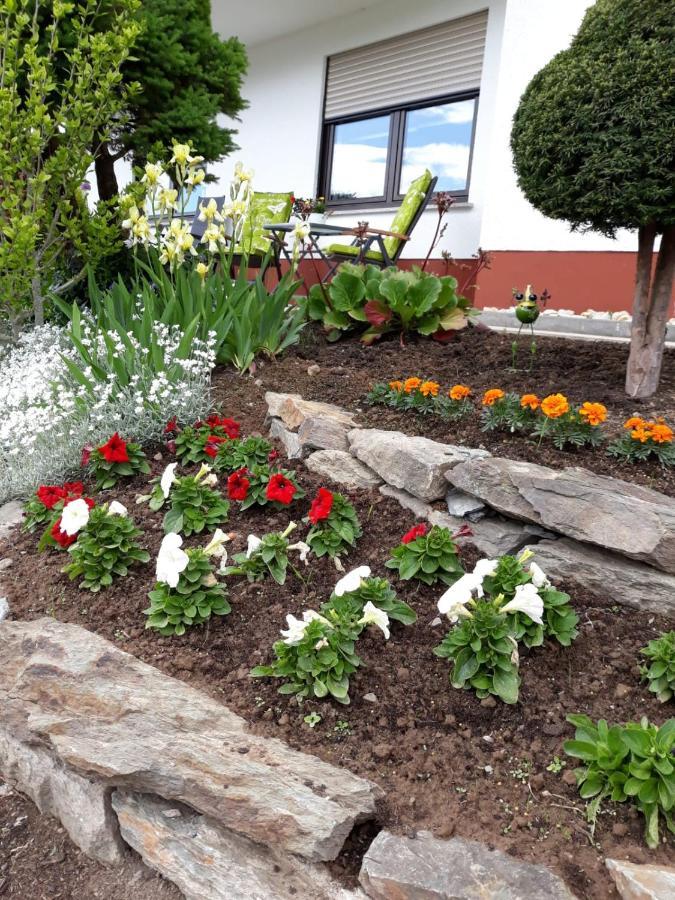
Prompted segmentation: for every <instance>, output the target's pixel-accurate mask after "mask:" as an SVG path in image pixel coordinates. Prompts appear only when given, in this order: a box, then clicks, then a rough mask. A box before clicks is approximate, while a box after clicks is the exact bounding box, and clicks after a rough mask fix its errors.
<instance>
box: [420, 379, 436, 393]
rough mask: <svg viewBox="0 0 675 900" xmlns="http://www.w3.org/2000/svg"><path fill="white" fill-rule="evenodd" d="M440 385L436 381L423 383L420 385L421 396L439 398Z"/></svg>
mask: <svg viewBox="0 0 675 900" xmlns="http://www.w3.org/2000/svg"><path fill="white" fill-rule="evenodd" d="M439 387H440V385H439V384H438V383H437V382H435V381H423V382H422V384H421V385H420V394H422V396H423V397H437V396H438V389H439Z"/></svg>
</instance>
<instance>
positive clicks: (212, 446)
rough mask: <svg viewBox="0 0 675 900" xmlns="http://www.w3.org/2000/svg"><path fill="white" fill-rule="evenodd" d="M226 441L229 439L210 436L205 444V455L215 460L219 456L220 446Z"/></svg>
mask: <svg viewBox="0 0 675 900" xmlns="http://www.w3.org/2000/svg"><path fill="white" fill-rule="evenodd" d="M226 441H227V438H224V437H220V435H217V434H210V435H209V436H208V438H207V441H206V443H205V444H204V453H206V455H207V456H211V457H213V458H215V457H216V456H217V454H218V446H219V445H220V444H224V443H225V442H226Z"/></svg>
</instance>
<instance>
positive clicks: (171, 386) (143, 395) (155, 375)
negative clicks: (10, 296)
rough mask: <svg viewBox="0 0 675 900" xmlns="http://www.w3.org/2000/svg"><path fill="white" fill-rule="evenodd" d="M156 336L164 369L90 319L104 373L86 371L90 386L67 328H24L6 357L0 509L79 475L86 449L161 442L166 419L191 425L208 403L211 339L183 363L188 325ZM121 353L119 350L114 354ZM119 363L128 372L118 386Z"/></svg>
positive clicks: (88, 333) (0, 378) (159, 328)
mask: <svg viewBox="0 0 675 900" xmlns="http://www.w3.org/2000/svg"><path fill="white" fill-rule="evenodd" d="M154 335H155V338H156V341H157V343H158V344H159V345H160V347H161V348H162V351H163V355H164V364H163V368H162V369H160V370H159V371H158V369H157V367H156V366H155V365H154V364H153V363H152V360H151V359H150V352H149V349H148V348H144V347H140V345H139V344H138V342H137V341H136V340H135V339H134V338H133V336H132V335H129V336H128V341H129V345H128V346H126V345H125V344H124V343H123V342H122V340H121V338H120V337H119V335H116V334H114V333H109V334H108V337H109V338H110V340H111V349H110V350H109V349H108V348H106V346H105V344H104V341H103V337H102V335H101V334H100V333H99V332H97V331H96V330H95V329H94V328H92V327H91V326H88V325H87V324H86V322H85V323H83V339H82V343H83V345H84V346H85V347H86V348H87V350H88V351H89V352H90V353H91V355H92V361H93V362H94V364H95V365H96V366H97V367H99V368H100V370H102V371H103V373H104V374H105V378H104V379H97V378H95V377H94V373H93V372H92V371H91V369H85V371H84V375H85V377H86V378H88V379H89V381H90V384H91V389H88V388H87V387H86V386H85V385H83V384H80V383H79V382H78V381H77V380H76V378H74V377H73V375H72V374H71V372H70V371H69V369H68V366H67V363H66V362H65V361H64V359H65V360H70V361H71V362H72V363H74V364H76V365H78V366H82V365H83V364H82V361H81V360H80V358H79V357H78V355H77V353H76V351H75V349H74V347H73V346H72V345H71V343H70V340H69V338H68V335H67V333H66V331H65V330H64V329H61V328H58V327H56V326H55V325H45V326H43V327H41V328H36V329H33V330H32V331H28V332H26V333H25V334H24V335H23V336H22V337H21V338H20V340H19V343H18V344H17V345H16V346H14V347H11V348H9V349H7V350H5V352H4V354H1V355H0V503H3V502H5V501H6V500H9V499H11V498H12V497H21V496H26V495H28V494H30V493H32V491H34V490H35V489H36V488H37V487H38V486H39V485H40V484H41V483H50V482H51V483H56V482H59V481H63V480H64V479H65V478H67V476H68V475H72V474H74V473H75V472H76V470H77V469H78V467H79V463H80V455H81V452H82V448H83V447H84V446H85V445H87V444H89V445H93V446H96V445H97V444H99V443H101V442H103V441H105V440H107V438H108V437H110V435H111V434H112V433H113V432H114V431H119V432H120V433H121V434H124V435H125V436H126V437H129V438H134V439H135V440H137V441H139V442H140V443H147V442H148V441H151V440H161V438H162V433H163V430H164V426H165V424H166V422H167V420H168V419H170V418H171V417H172V416H176V417H177V418H178V419H179V420H180V419H183V420H188V421H191V420H193V419H196V418H200V417H201V416H203V415H205V414H206V413H207V411H208V409H209V406H210V395H209V392H210V373H211V369H212V368H213V366H214V365H215V358H214V353H213V345H212V343H209V344H205V343H203V342H201V341H199V340H195V341H194V342H193V345H192V348H191V352H190V356H189V357H188V358H187V359H178V358H177V350H178V346H179V344H180V340H181V337H182V333H181V331H180V329H178V328H175V327H171V326H167V325H164V324H162V323H156V324H155V326H154ZM113 348H114V349H113ZM115 357H119V358H121V359H124V360H125V367H126V371H127V372H128V373H129V379H128V383H127V384H124V385H123V384H120V382H119V380H118V378H117V376H116V374H115V372H114V366H115V364H116V363H118V359H116V358H115Z"/></svg>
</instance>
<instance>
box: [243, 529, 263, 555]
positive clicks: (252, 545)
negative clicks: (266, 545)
mask: <svg viewBox="0 0 675 900" xmlns="http://www.w3.org/2000/svg"><path fill="white" fill-rule="evenodd" d="M261 544H262V541H261V540H260V538H259V537H256V535H255V534H249V536H248V543H247V544H246V559H250V557H251V556H252V554H254V553H255V551H256V550H257V549H258V547H259V546H260V545H261Z"/></svg>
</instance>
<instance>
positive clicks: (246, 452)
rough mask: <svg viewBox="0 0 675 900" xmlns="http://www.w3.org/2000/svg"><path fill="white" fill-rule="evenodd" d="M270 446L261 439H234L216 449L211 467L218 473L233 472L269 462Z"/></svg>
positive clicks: (253, 437)
mask: <svg viewBox="0 0 675 900" xmlns="http://www.w3.org/2000/svg"><path fill="white" fill-rule="evenodd" d="M271 452H272V445H271V444H270V442H269V441H266V440H265V438H262V437H255V436H252V437H247V438H245V439H243V440H242V439H240V438H235V439H234V440H229V441H225V442H224V443H222V444H221V445H220V446H219V447H218V453H217V454H216V457H215V459H214V461H213V467H214V469H216V471H218V472H235V471H237V470H238V469H249V468H250V467H251V466H255V465H261V466H262V465H265V464H266V463H267V462H269V456H270V453H271Z"/></svg>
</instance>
